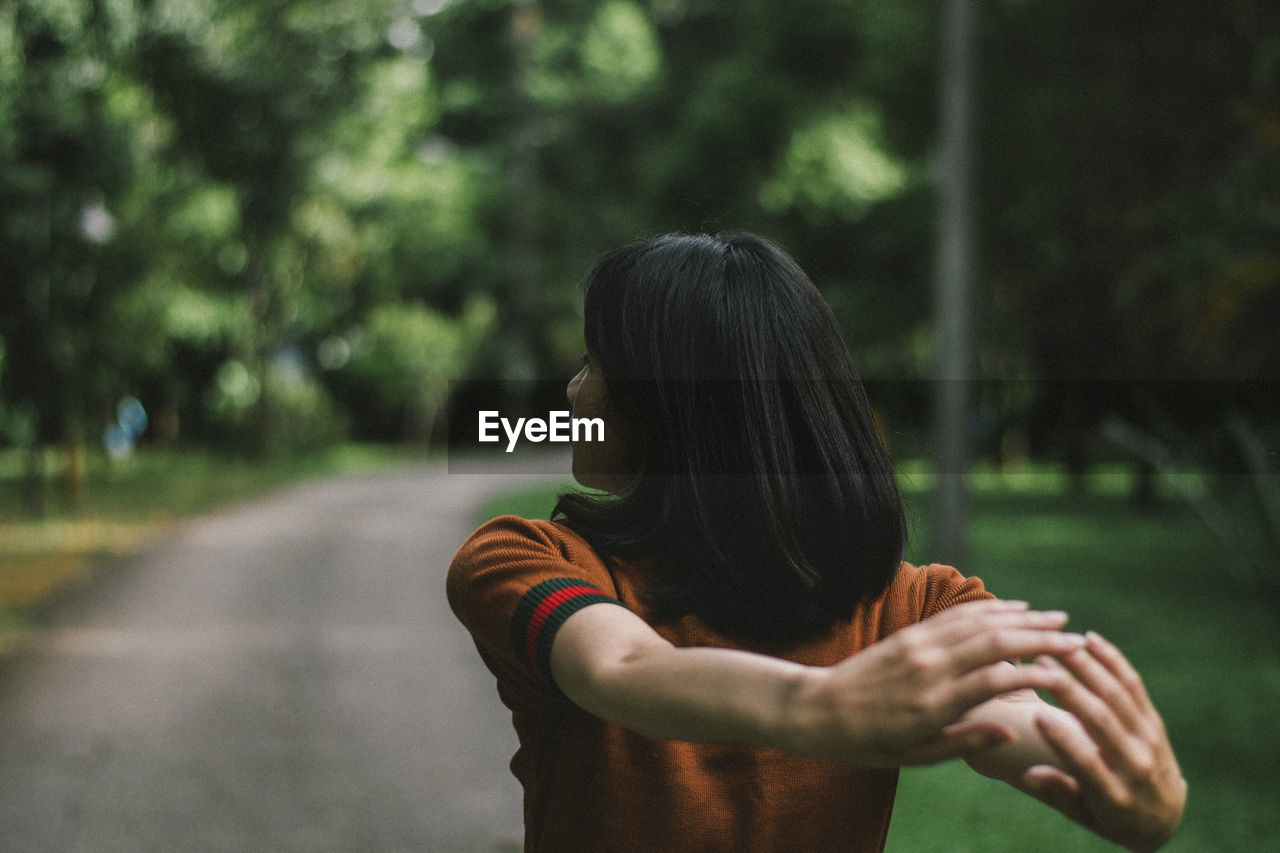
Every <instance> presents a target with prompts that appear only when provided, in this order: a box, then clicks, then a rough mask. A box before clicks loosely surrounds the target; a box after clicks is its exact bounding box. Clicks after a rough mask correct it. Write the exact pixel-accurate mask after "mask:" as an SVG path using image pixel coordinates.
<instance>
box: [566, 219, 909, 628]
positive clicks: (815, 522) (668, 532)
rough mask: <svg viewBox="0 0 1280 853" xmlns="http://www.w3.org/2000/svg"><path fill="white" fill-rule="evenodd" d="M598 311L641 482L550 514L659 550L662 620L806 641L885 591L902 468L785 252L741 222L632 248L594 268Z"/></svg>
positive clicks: (898, 531)
mask: <svg viewBox="0 0 1280 853" xmlns="http://www.w3.org/2000/svg"><path fill="white" fill-rule="evenodd" d="M585 315H586V316H585V319H586V325H585V333H586V343H587V348H588V350H589V351H590V352H591V354H592V355H593V356H594V357H595V358H596V360H597V361H598V364H599V366H600V369H601V371H602V372H603V376H604V382H605V388H606V398H607V405H608V410H609V412H610V413H611V415H612V416H613V420H611V421H609V428H611V429H612V428H614V427H615V422H616V425H617V426H619V427H620V428H621V435H622V438H623V442H624V444H625V447H626V450H627V453H628V459H629V462H630V466H631V467H630V470H631V471H634V472H635V477H634V479H633V480H632V481H631V483H630V485H629V486H628V487H627V488H626V489H624V490H623V491H622V492H621V494H619V495H616V496H599V495H591V494H584V493H579V492H571V493H568V494H564V495H561V496H560V498H559V500H558V501H557V503H556V507H555V511H554V513H553V517H555V518H562V519H563V520H564V521H565V522H566V523H567V524H568V525H569V526H571V527H573V528H574V529H575V530H577V531H578V532H579V533H581V534H582V535H583V536H584V537H585V538H586V539H587V540H588V541H589V542H591V544H592V546H593V547H594V548H596V549H597V550H598V551H600V552H601V553H603V554H605V555H606V556H610V557H618V558H622V559H649V560H652V561H654V563H655V565H656V567H657V570H658V571H657V578H658V580H657V582H656V583H655V584H654V585H653V587H652V589H651V590H650V594H651V595H652V597H653V603H654V605H655V611H656V613H657V615H658V618H660V619H665V618H675V617H679V616H683V615H686V614H693V615H695V616H697V617H698V618H700V619H701V620H702V621H704V622H705V623H706V624H708V625H709V626H711V627H712V628H714V629H716V630H718V631H720V632H722V633H725V634H728V635H730V636H734V637H738V638H741V639H745V640H750V641H757V642H763V643H776V644H786V643H794V642H798V641H801V640H805V639H809V638H813V637H816V636H820V635H822V634H824V633H826V632H827V631H829V630H830V629H831V627H832V626H833V625H834V624H835V623H837V622H839V621H842V620H847V619H849V618H850V617H851V616H852V613H853V610H854V607H855V606H856V605H857V604H858V602H859V601H861V600H863V599H864V598H867V597H870V596H874V595H875V594H877V593H879V592H880V591H882V590H883V589H884V588H885V587H886V586H887V585H888V583H889V581H890V580H892V578H893V576H894V574H895V572H896V571H897V569H898V566H899V563H900V560H901V557H902V552H903V548H904V544H905V540H906V525H905V522H904V518H903V511H902V503H901V499H900V497H899V494H898V488H897V483H896V481H895V478H894V474H893V470H892V466H891V464H890V461H889V457H888V454H887V453H886V451H885V448H884V445H883V443H882V441H881V439H880V436H879V433H878V431H877V428H876V424H875V421H874V417H873V414H872V411H871V407H870V405H869V403H868V401H867V398H866V394H865V393H864V391H863V388H862V383H861V381H860V380H859V378H858V376H857V373H856V371H855V369H854V365H853V360H852V358H851V357H850V355H849V351H848V348H847V347H846V346H845V344H844V341H843V340H842V338H841V337H840V333H839V331H838V329H837V327H836V323H835V319H834V317H833V316H832V313H831V309H830V307H829V306H828V305H827V303H826V301H825V300H824V299H823V298H822V296H821V294H820V293H819V292H818V290H817V288H816V287H814V285H813V283H812V282H811V281H810V280H809V278H808V276H806V275H805V273H804V272H803V271H802V270H801V269H800V267H799V266H797V264H796V263H795V261H793V260H792V259H791V258H790V257H789V256H788V255H787V254H786V253H785V252H783V251H782V250H781V249H779V248H778V247H777V246H775V245H774V244H772V243H770V242H769V241H767V240H765V239H764V238H762V237H758V236H756V235H753V234H745V233H729V234H720V235H714V236H713V235H697V236H685V235H668V236H664V237H658V238H655V239H652V240H647V241H644V242H641V243H636V244H632V245H629V246H624V247H623V248H620V249H616V250H614V251H612V252H610V253H609V254H607V255H605V256H604V257H603V258H601V260H600V261H599V262H598V263H597V264H596V265H595V267H594V268H593V269H592V271H591V272H590V273H589V274H588V277H587V281H586V288H585Z"/></svg>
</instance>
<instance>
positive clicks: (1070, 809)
mask: <svg viewBox="0 0 1280 853" xmlns="http://www.w3.org/2000/svg"><path fill="white" fill-rule="evenodd" d="M1022 785H1023V789H1024V790H1026V791H1027V793H1029V794H1030V795H1031V796H1033V797H1035V798H1036V799H1037V800H1039V801H1040V802H1042V803H1044V804H1045V805H1047V806H1049V807H1050V808H1053V809H1057V810H1058V811H1060V812H1062V813H1063V814H1064V815H1066V816H1067V817H1068V818H1070V819H1072V820H1074V821H1083V820H1084V817H1085V815H1084V808H1083V807H1082V805H1081V803H1080V783H1079V782H1078V781H1076V780H1075V779H1074V778H1073V777H1071V776H1068V775H1067V774H1066V773H1063V772H1062V771H1061V770H1059V769H1058V768H1057V767H1054V766H1052V765H1050V764H1037V765H1036V766H1034V767H1030V768H1028V769H1027V772H1026V773H1025V774H1024V775H1023V777H1022Z"/></svg>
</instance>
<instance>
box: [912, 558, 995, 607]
mask: <svg viewBox="0 0 1280 853" xmlns="http://www.w3.org/2000/svg"><path fill="white" fill-rule="evenodd" d="M913 598H915V599H916V601H917V602H918V606H919V613H920V616H919V618H920V619H922V620H923V619H928V618H929V617H930V616H933V615H935V614H938V613H941V612H942V611H943V610H946V609H947V608H948V607H954V606H955V605H957V604H964V603H966V602H970V601H982V600H984V599H988V598H995V596H994V595H992V594H991V593H990V592H988V591H987V588H986V586H984V585H983V583H982V580H981V579H980V578H972V577H965V576H964V575H963V574H961V573H960V571H959V570H957V569H955V568H952V567H951V566H943V565H938V564H933V565H928V566H922V567H921V569H920V575H919V576H918V578H917V579H916V583H915V584H914V588H913Z"/></svg>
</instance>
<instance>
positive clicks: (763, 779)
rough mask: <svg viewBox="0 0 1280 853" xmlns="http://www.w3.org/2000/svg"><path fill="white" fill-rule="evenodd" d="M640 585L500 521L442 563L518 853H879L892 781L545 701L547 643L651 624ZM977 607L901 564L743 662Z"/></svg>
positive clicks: (834, 649)
mask: <svg viewBox="0 0 1280 853" xmlns="http://www.w3.org/2000/svg"><path fill="white" fill-rule="evenodd" d="M645 576H646V569H645V567H644V566H641V565H637V564H632V563H611V564H608V565H607V564H606V563H605V562H604V561H602V560H601V559H600V557H599V556H598V555H596V553H595V552H594V551H593V550H592V549H591V548H590V546H589V545H587V543H586V542H585V541H584V540H583V539H582V538H581V537H579V536H577V535H576V534H574V533H573V532H572V531H571V530H569V529H568V528H567V527H565V526H564V525H562V524H558V523H554V522H549V521H529V520H525V519H521V518H516V517H514V516H504V517H502V518H498V519H494V520H493V521H491V522H489V523H488V524H486V525H484V526H483V527H481V528H480V529H479V530H477V531H476V532H475V533H474V534H472V536H471V537H470V538H469V539H468V540H467V541H466V543H465V544H463V546H462V548H461V550H459V551H458V554H457V556H455V557H454V560H453V565H452V566H451V567H450V569H449V577H448V584H447V587H448V595H449V603H450V605H451V606H452V607H453V610H454V613H455V614H457V616H458V618H459V619H460V620H461V621H462V623H463V624H464V625H465V626H466V627H467V629H468V630H469V631H470V632H471V635H472V637H473V639H474V640H475V643H476V647H477V648H478V649H479V651H480V655H481V657H482V658H483V659H484V662H485V664H486V665H487V666H488V667H489V669H490V671H491V672H493V674H494V675H495V676H496V677H497V681H498V694H499V696H500V697H501V698H502V701H503V703H505V704H506V706H507V707H508V708H510V709H511V712H512V721H513V723H514V725H515V729H516V734H517V736H518V738H519V742H520V746H519V749H517V751H516V754H515V756H514V757H513V758H512V759H511V770H512V772H513V773H514V774H515V775H516V778H518V779H519V780H520V783H521V784H522V785H523V786H524V819H525V850H526V851H539V852H540V853H571V851H584V853H586V852H587V851H590V853H603V851H609V853H628V851H634V853H654V851H699V853H702V851H725V853H743V851H761V853H764V851H768V853H778V851H804V853H822V851H836V850H839V851H846V853H847V851H855V852H856V851H876V850H882V849H883V848H884V843H885V837H886V835H887V834H888V831H889V819H890V814H891V811H892V808H893V795H894V790H895V788H896V787H897V780H898V774H897V771H896V770H884V769H868V768H862V767H856V766H853V765H848V764H843V763H840V762H836V761H825V760H819V759H808V758H798V757H795V756H792V755H788V754H786V753H782V752H779V751H776V750H772V749H767V748H760V747H754V746H748V745H744V744H737V743H715V744H695V743H681V742H672V741H653V740H649V739H647V738H645V737H642V736H640V735H637V734H634V733H632V732H629V731H626V730H624V729H622V728H620V727H618V726H615V725H612V724H610V723H607V722H605V721H603V720H601V719H599V718H597V717H594V716H592V715H591V714H588V713H587V712H585V711H583V710H581V709H580V708H578V707H577V706H575V705H574V704H573V703H571V702H570V701H569V700H568V699H567V698H566V697H565V696H564V695H563V694H562V693H561V692H560V691H559V690H558V689H557V688H556V686H555V684H554V682H553V681H552V680H551V677H550V675H549V674H548V671H547V669H548V667H547V661H548V657H549V654H550V648H551V641H552V639H554V636H555V631H556V629H557V628H558V627H559V626H560V625H561V624H562V623H563V622H564V620H565V619H566V618H568V616H569V615H570V614H571V613H573V612H574V611H576V610H577V609H578V608H580V607H582V606H585V605H588V604H593V603H598V602H610V603H614V604H622V605H624V606H626V607H629V608H630V609H631V610H633V611H635V612H636V613H638V614H640V616H641V617H643V618H646V621H650V624H653V623H652V621H651V620H650V619H649V617H648V608H647V607H646V604H645V601H644V599H643V598H642V596H641V594H640V590H641V589H643V587H644V580H645ZM989 597H991V596H990V594H989V593H987V592H986V590H985V589H984V588H983V585H982V582H981V581H979V580H977V579H976V578H965V577H963V576H962V575H960V573H959V572H957V571H956V570H955V569H952V568H950V567H947V566H925V567H920V568H918V567H915V566H911V565H908V564H905V563H904V564H903V566H902V568H901V570H900V571H899V572H898V575H897V577H896V578H895V580H894V581H893V583H892V584H891V585H890V586H889V588H888V589H887V590H886V591H885V592H884V593H883V594H881V595H880V596H879V597H877V598H876V599H874V600H872V601H870V602H867V603H865V604H863V605H862V606H860V607H859V608H858V611H857V613H856V615H855V617H854V619H853V620H852V621H851V622H849V623H846V624H841V625H839V626H837V627H836V629H834V630H833V631H832V632H831V633H830V634H829V635H828V636H827V637H825V638H823V639H821V640H817V641H813V642H809V643H805V644H802V645H798V646H794V647H790V648H785V649H767V648H752V650H753V651H759V652H764V653H767V654H774V655H776V656H778V657H783V658H786V659H788V660H793V661H797V662H800V663H805V664H810V665H816V666H827V665H831V664H834V663H836V662H838V661H840V660H843V659H844V658H846V657H848V656H849V655H852V654H854V653H855V652H857V651H859V650H860V649H862V648H864V647H865V646H867V645H869V644H871V643H874V642H876V641H877V640H879V639H881V638H882V637H884V636H886V635H888V634H889V633H891V632H892V631H895V630H897V629H899V628H902V627H904V626H906V625H910V624H912V623H915V622H918V621H920V620H921V619H924V618H926V617H928V616H930V615H932V614H934V613H936V612H938V611H940V610H942V609H944V608H946V607H949V606H951V605H953V604H958V603H960V602H964V601H971V600H975V599H979V598H989ZM653 627H654V629H655V630H656V631H657V632H658V633H659V634H661V635H662V636H663V637H665V638H666V639H667V640H669V641H671V642H672V643H673V644H675V645H676V646H719V647H738V648H742V647H743V646H741V645H740V644H738V643H733V642H730V641H729V640H727V639H725V638H724V637H722V636H719V635H717V634H715V633H714V632H712V631H711V630H710V629H709V628H707V627H706V626H705V625H704V624H702V623H701V622H700V621H699V620H698V619H697V618H696V617H692V616H690V617H685V618H684V619H681V620H679V621H677V622H666V623H659V624H654V625H653Z"/></svg>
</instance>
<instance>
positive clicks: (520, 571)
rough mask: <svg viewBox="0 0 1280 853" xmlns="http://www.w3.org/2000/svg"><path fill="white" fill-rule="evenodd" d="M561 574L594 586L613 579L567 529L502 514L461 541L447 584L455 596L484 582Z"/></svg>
mask: <svg viewBox="0 0 1280 853" xmlns="http://www.w3.org/2000/svg"><path fill="white" fill-rule="evenodd" d="M559 576H565V577H580V578H584V579H587V580H590V581H592V582H599V581H603V580H606V579H607V578H608V577H609V575H608V571H607V569H606V567H605V565H604V561H603V560H602V559H601V558H600V556H599V555H597V554H596V552H595V551H594V550H592V548H591V546H590V545H589V544H587V542H586V540H584V539H583V538H582V537H581V536H579V535H578V534H577V533H575V532H573V530H571V529H570V528H569V527H568V526H566V525H564V524H562V523H560V522H557V521H547V520H545V519H531V518H521V517H519V516H515V515H503V516H499V517H498V518H495V519H492V520H491V521H487V522H485V523H484V524H482V525H481V526H480V527H478V528H477V529H476V530H475V531H474V532H473V533H472V534H471V535H470V536H468V537H467V539H466V541H465V542H463V543H462V546H461V547H460V548H459V549H458V551H457V553H456V554H455V555H454V557H453V561H452V563H451V564H450V566H449V574H448V585H449V589H450V591H451V593H452V592H454V591H457V590H458V589H459V588H460V587H462V586H466V585H473V584H475V583H476V582H477V581H478V580H480V579H485V578H487V579H489V580H491V581H492V580H499V579H500V580H502V581H503V582H507V583H519V582H521V581H525V582H527V581H529V580H533V579H536V578H549V577H559Z"/></svg>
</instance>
